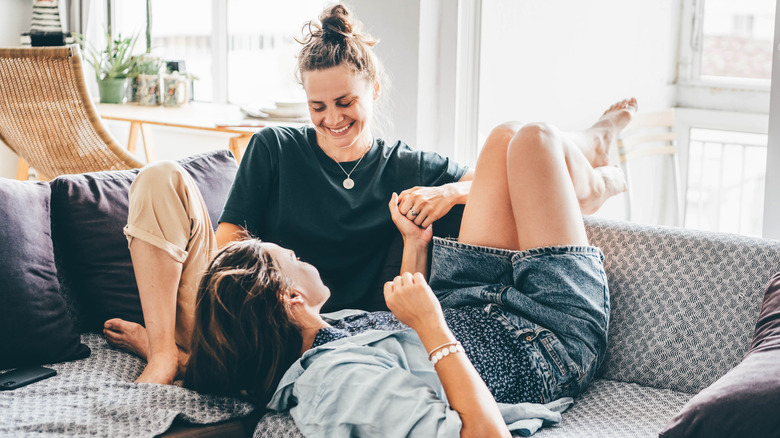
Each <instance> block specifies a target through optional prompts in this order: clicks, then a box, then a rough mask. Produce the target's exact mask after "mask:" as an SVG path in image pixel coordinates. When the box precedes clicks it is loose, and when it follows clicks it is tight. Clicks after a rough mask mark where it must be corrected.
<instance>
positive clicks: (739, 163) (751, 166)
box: [685, 128, 767, 236]
mask: <svg viewBox="0 0 780 438" xmlns="http://www.w3.org/2000/svg"><path fill="white" fill-rule="evenodd" d="M766 144H767V137H766V135H762V134H750V133H744V132H732V131H722V130H715V129H699V128H694V129H691V136H690V143H689V163H690V164H689V167H688V190H687V195H686V197H685V198H686V203H687V205H686V210H687V214H686V216H685V226H686V227H690V228H697V229H701V230H709V231H728V232H734V233H740V234H746V235H750V236H761V230H762V225H763V224H762V222H763V217H762V215H761V214H757V212H761V211H763V206H764V179H765V172H766Z"/></svg>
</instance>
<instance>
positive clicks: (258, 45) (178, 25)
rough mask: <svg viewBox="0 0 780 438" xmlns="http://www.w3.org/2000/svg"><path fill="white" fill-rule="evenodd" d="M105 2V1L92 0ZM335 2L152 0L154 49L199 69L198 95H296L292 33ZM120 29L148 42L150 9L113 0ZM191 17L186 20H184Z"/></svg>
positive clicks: (268, 98) (242, 100)
mask: <svg viewBox="0 0 780 438" xmlns="http://www.w3.org/2000/svg"><path fill="white" fill-rule="evenodd" d="M94 3H100V2H94ZM329 3H331V2H329V1H323V0H286V1H284V2H278V1H271V0H153V1H152V2H151V5H152V11H151V12H152V14H151V15H152V29H151V35H152V38H151V39H152V44H151V46H152V54H154V55H157V56H160V57H162V58H163V59H165V60H184V61H185V67H186V69H187V72H188V73H191V74H193V75H195V76H196V77H197V78H198V79H197V81H195V84H194V90H193V94H194V97H195V100H199V101H213V102H225V101H228V102H231V103H236V104H247V103H252V104H254V103H258V104H260V103H263V102H272V101H274V100H295V99H300V98H301V97H302V91H301V89H300V86H299V85H298V83H297V81H296V79H295V76H294V70H295V55H296V53H297V52H298V50H299V48H300V46H299V44H298V43H296V42H295V40H294V39H293V38H294V37H297V36H300V35H301V32H300V31H301V28H302V27H303V24H304V23H305V22H306V21H308V20H311V19H313V18H316V17H317V16H318V15H319V13H320V12H321V11H322V8H323V7H324V6H325V5H326V4H329ZM112 4H113V15H114V16H115V20H114V22H115V23H116V25H115V26H114V28H115V30H116V31H118V32H121V33H123V34H129V33H138V34H140V35H141V37H140V38H139V42H138V46H137V49H139V51H141V50H140V49H142V48H143V47H145V45H146V39H145V36H144V33H145V29H146V27H145V26H146V9H145V8H144V7H139V5H140V2H120V1H116V0H114V1H113V3H112ZM185 17H186V19H184V18H185Z"/></svg>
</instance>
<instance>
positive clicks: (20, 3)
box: [0, 0, 32, 178]
mask: <svg viewBox="0 0 780 438" xmlns="http://www.w3.org/2000/svg"><path fill="white" fill-rule="evenodd" d="M31 19H32V2H31V1H30V0H0V47H19V36H20V35H21V34H22V33H24V32H27V31H28V30H29V29H30V21H31ZM0 177H4V178H15V177H16V154H14V153H13V152H12V151H11V150H10V149H8V147H7V146H6V145H5V144H3V143H2V142H0Z"/></svg>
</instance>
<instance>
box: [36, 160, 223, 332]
mask: <svg viewBox="0 0 780 438" xmlns="http://www.w3.org/2000/svg"><path fill="white" fill-rule="evenodd" d="M178 162H179V164H181V165H182V166H183V167H184V169H185V170H187V172H188V173H189V174H190V175H191V176H192V178H193V179H194V180H195V183H196V184H197V185H198V188H199V189H200V191H201V194H202V195H203V199H204V201H205V202H206V206H207V208H208V211H209V216H210V217H211V222H212V224H213V225H214V226H215V227H216V225H217V219H218V218H219V214H220V213H221V212H222V207H223V206H224V204H225V199H226V198H227V193H228V190H230V186H231V184H232V182H233V178H234V177H235V173H236V169H237V168H238V165H237V164H236V160H235V159H234V158H233V155H232V154H231V153H230V152H229V151H227V150H218V151H213V152H207V153H204V154H199V155H194V156H192V157H189V158H185V159H182V160H179V161H178ZM137 174H138V170H126V171H106V172H94V173H85V174H80V175H63V176H60V177H58V178H56V179H54V180H53V181H52V182H51V189H52V200H51V207H52V213H51V217H52V231H53V241H54V251H55V253H56V254H57V260H58V263H59V265H58V266H59V268H60V271H61V274H62V277H63V281H64V282H67V284H69V285H70V289H71V293H72V294H73V297H74V299H75V301H76V302H77V304H78V307H79V310H80V311H81V314H82V315H81V317H82V318H83V319H82V321H80V322H81V326H82V327H83V328H84V329H86V330H100V329H102V327H103V322H104V321H106V320H107V319H110V318H122V319H125V320H128V321H133V322H137V323H139V324H143V314H142V312H141V301H140V299H139V298H138V288H137V287H136V282H135V274H134V272H133V267H132V262H131V260H130V250H129V249H128V248H127V239H126V238H125V235H124V233H123V232H122V228H123V227H124V226H125V225H126V224H127V212H128V193H129V191H130V184H132V182H133V180H134V179H135V177H136V175H137Z"/></svg>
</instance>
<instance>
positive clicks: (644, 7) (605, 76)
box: [479, 0, 679, 138]
mask: <svg viewBox="0 0 780 438" xmlns="http://www.w3.org/2000/svg"><path fill="white" fill-rule="evenodd" d="M678 16H679V0H657V1H653V2H648V1H644V0H603V1H599V2H582V1H578V0H533V1H522V2H518V1H513V0H495V1H486V2H483V11H482V17H483V24H484V25H483V28H482V52H481V71H480V114H479V128H480V134H481V138H484V137H485V136H486V135H487V133H488V132H489V130H490V129H491V128H492V127H493V126H495V125H496V124H498V123H501V122H503V121H506V120H520V121H525V122H530V121H540V120H542V121H549V122H553V123H555V124H556V125H558V126H560V127H561V128H564V129H579V128H583V127H586V126H588V125H589V123H591V122H592V121H593V120H594V118H595V117H598V116H599V115H601V113H602V112H603V111H604V110H605V109H606V108H607V107H608V106H609V105H610V104H611V103H613V102H615V101H617V100H619V99H622V98H624V97H628V96H635V97H637V99H639V102H640V108H641V109H642V110H649V109H656V108H667V107H669V106H671V105H672V104H673V103H674V89H673V84H672V83H673V81H674V69H675V60H676V54H677V34H678V27H679V25H678V22H679V21H678V20H679V18H678Z"/></svg>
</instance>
